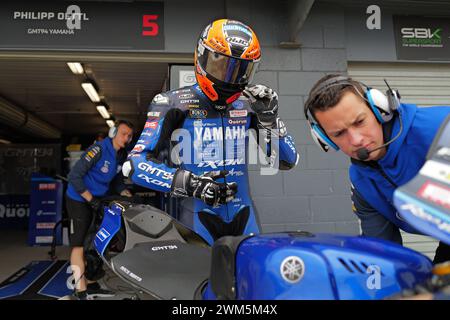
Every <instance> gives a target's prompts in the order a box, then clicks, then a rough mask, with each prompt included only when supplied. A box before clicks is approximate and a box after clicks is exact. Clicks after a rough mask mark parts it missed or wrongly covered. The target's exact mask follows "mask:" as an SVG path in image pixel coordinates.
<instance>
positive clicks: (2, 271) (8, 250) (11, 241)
mask: <svg viewBox="0 0 450 320" xmlns="http://www.w3.org/2000/svg"><path fill="white" fill-rule="evenodd" d="M27 236H28V234H27V231H17V230H14V231H13V230H1V231H0V283H1V282H3V281H4V280H6V279H7V278H8V277H10V276H11V275H12V274H13V273H15V272H16V271H18V270H19V269H20V268H22V267H24V266H26V265H27V264H28V263H30V262H31V261H35V260H50V257H49V255H48V252H49V251H50V247H49V246H43V247H30V246H28V244H27ZM56 255H57V257H58V260H68V259H69V257H70V247H68V246H58V247H57V248H56ZM100 283H101V284H102V286H103V287H105V288H108V289H110V290H112V291H114V292H117V295H116V296H115V297H114V298H108V299H107V300H110V299H113V300H115V299H124V298H130V297H131V296H133V295H134V294H135V290H134V289H133V288H132V287H130V285H128V284H127V283H125V282H124V281H122V280H121V279H119V278H118V277H117V276H116V275H115V274H113V273H112V272H110V271H109V270H106V275H105V277H104V278H103V279H102V280H100ZM139 298H140V299H154V298H153V297H150V296H148V295H142V294H139Z"/></svg>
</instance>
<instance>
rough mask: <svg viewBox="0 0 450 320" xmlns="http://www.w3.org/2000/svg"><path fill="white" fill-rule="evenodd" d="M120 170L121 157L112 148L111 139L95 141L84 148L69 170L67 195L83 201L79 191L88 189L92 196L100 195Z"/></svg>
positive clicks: (106, 189) (104, 192)
mask: <svg viewBox="0 0 450 320" xmlns="http://www.w3.org/2000/svg"><path fill="white" fill-rule="evenodd" d="M122 160H123V159H122ZM120 170H121V159H120V157H118V156H117V153H116V150H114V148H113V145H112V140H111V139H110V138H106V139H104V140H102V141H100V142H97V143H95V144H93V145H92V146H90V147H89V148H88V149H87V150H86V152H85V153H84V154H83V155H82V156H81V158H80V160H78V162H77V163H76V164H75V166H74V167H73V168H72V170H71V171H70V173H69V176H68V180H69V185H68V188H67V192H66V193H67V196H68V197H70V198H71V199H73V200H76V201H81V202H84V201H85V200H84V198H83V197H81V196H80V193H83V192H84V191H86V190H89V191H90V192H91V193H92V195H93V196H96V197H102V196H104V195H105V194H106V193H107V192H108V189H109V186H110V183H111V181H112V180H113V179H114V177H115V176H116V174H117V173H118V172H119V171H120Z"/></svg>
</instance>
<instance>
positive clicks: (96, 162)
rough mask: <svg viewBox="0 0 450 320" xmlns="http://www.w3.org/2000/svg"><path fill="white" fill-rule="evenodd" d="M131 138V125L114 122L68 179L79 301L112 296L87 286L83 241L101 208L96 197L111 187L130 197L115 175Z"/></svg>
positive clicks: (95, 283) (67, 194)
mask: <svg viewBox="0 0 450 320" xmlns="http://www.w3.org/2000/svg"><path fill="white" fill-rule="evenodd" d="M132 137H133V124H132V123H130V122H128V121H124V120H120V121H117V122H116V124H115V126H114V127H112V128H111V129H110V131H109V137H108V138H106V139H104V140H101V141H98V142H96V143H95V144H93V145H91V146H90V147H89V148H88V149H87V150H86V152H85V153H84V154H83V155H82V156H81V158H80V160H78V161H77V163H76V164H75V166H74V167H73V168H72V170H71V171H70V173H69V176H68V180H69V185H68V188H67V192H66V207H67V213H68V216H69V219H70V229H69V230H70V232H69V239H70V245H71V247H72V251H71V255H70V263H71V266H72V271H73V273H74V278H75V283H76V292H75V296H76V297H78V298H79V299H81V300H86V299H92V298H94V297H102V296H103V297H105V296H111V295H113V294H112V292H110V291H108V290H104V289H102V288H101V287H100V285H99V284H98V283H97V282H92V283H89V284H87V281H86V276H87V274H85V270H86V268H85V264H86V261H85V255H84V254H85V252H84V242H85V238H86V236H87V233H88V230H89V227H90V225H91V223H92V220H93V217H94V216H95V214H96V213H97V211H98V210H99V209H100V207H101V203H100V200H99V197H102V196H104V195H105V194H106V193H107V192H108V190H109V187H110V184H112V185H114V186H115V189H116V191H117V192H118V193H120V195H122V196H128V197H131V193H130V191H129V190H127V189H125V184H124V183H123V180H122V179H123V176H122V174H118V173H120V172H121V169H122V164H123V162H124V161H125V160H126V157H127V153H126V151H125V147H126V145H127V144H128V143H129V142H131V139H132ZM115 177H117V178H116V179H114V178H115ZM121 178H122V179H121ZM113 179H114V181H113Z"/></svg>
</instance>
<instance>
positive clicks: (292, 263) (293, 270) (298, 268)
mask: <svg viewBox="0 0 450 320" xmlns="http://www.w3.org/2000/svg"><path fill="white" fill-rule="evenodd" d="M280 273H281V277H282V278H283V279H284V280H285V281H286V282H289V283H297V282H299V281H300V280H301V279H302V278H303V275H304V274H305V264H304V263H303V260H302V259H300V258H299V257H297V256H290V257H287V258H285V259H284V260H283V262H282V263H281V266H280Z"/></svg>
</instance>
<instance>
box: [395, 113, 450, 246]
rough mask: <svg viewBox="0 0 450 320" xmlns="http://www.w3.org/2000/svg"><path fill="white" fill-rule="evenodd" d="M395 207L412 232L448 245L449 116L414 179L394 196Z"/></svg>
mask: <svg viewBox="0 0 450 320" xmlns="http://www.w3.org/2000/svg"><path fill="white" fill-rule="evenodd" d="M394 205H395V207H396V208H397V210H398V212H399V214H400V215H401V216H402V217H403V218H404V219H405V220H406V221H407V222H408V223H409V224H411V225H412V226H413V227H414V228H416V229H417V230H419V231H421V232H423V233H424V234H427V235H430V236H432V237H434V238H436V239H439V240H441V241H443V242H445V243H447V244H450V115H449V116H447V118H446V119H445V120H444V122H443V124H442V126H441V128H440V129H439V132H438V134H437V135H436V137H435V138H434V140H433V144H432V146H431V148H430V150H429V152H428V155H427V160H426V161H425V164H424V165H423V167H422V168H421V169H420V171H419V173H418V174H417V176H415V177H414V178H413V179H412V180H411V181H410V182H408V183H407V184H405V185H404V186H402V187H400V188H398V189H397V190H396V191H395V192H394Z"/></svg>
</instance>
